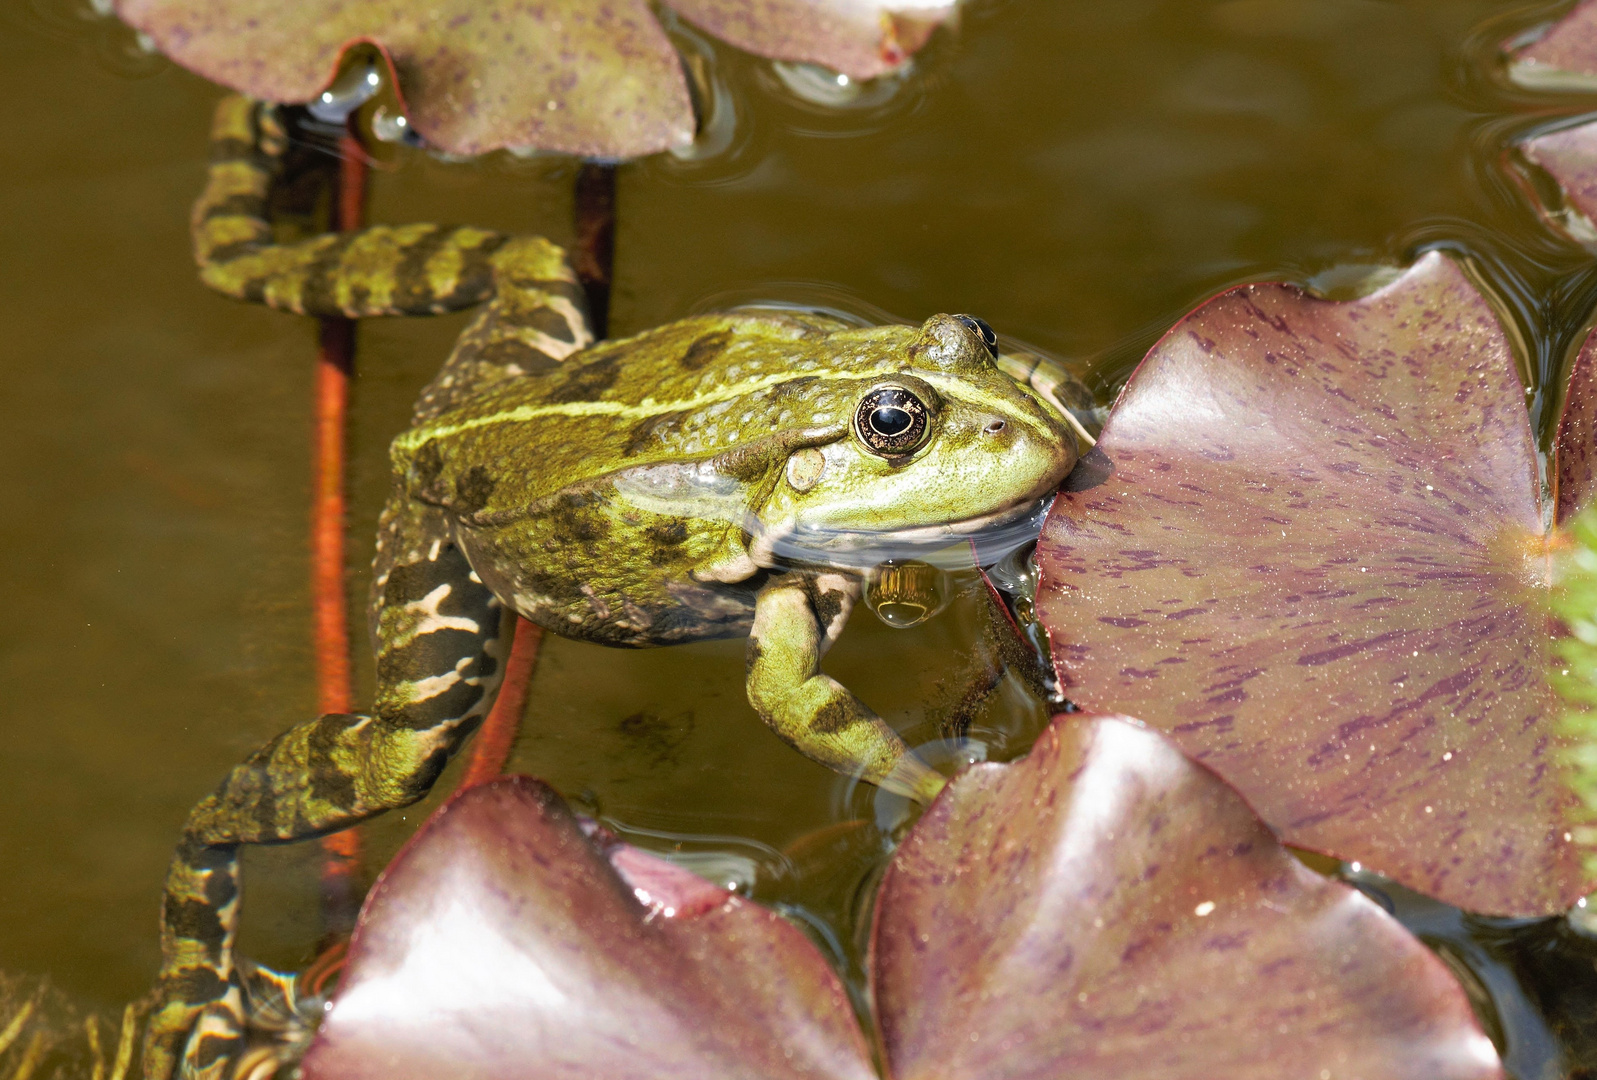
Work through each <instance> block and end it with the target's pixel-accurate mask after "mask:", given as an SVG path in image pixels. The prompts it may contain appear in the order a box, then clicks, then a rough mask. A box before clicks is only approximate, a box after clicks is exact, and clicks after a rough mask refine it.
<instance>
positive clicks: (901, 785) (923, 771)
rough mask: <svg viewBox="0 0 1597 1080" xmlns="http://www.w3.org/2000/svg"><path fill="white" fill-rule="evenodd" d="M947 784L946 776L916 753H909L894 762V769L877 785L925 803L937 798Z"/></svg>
mask: <svg viewBox="0 0 1597 1080" xmlns="http://www.w3.org/2000/svg"><path fill="white" fill-rule="evenodd" d="M947 784H948V778H947V777H946V776H944V775H943V774H942V773H940V772H938V771H937V770H936V769H933V768H932V767H931V766H930V765H928V764H926V763H925V762H924V761H922V760H921V759H920V758H918V757H916V756H915V755H914V754H912V753H907V754H904V755H903V756H902V757H900V758H899V759H898V761H897V762H896V763H894V765H893V769H892V771H891V772H889V773H888V774H887V775H886V776H884V777H882V779H881V782H880V783H879V784H878V785H877V786H878V787H880V788H881V789H882V790H884V791H891V792H892V793H893V794H894V795H902V796H904V797H905V798H906V799H914V800H915V801H916V802H918V803H921V804H923V805H924V804H926V803H930V802H931V801H932V800H933V799H935V798H937V795H938V793H939V792H940V791H942V790H943V788H944V787H946V786H947Z"/></svg>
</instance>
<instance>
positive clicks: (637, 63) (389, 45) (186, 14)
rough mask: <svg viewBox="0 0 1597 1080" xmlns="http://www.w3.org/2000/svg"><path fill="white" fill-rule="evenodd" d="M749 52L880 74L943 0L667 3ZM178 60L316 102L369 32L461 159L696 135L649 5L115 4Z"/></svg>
mask: <svg viewBox="0 0 1597 1080" xmlns="http://www.w3.org/2000/svg"><path fill="white" fill-rule="evenodd" d="M670 2H671V3H672V5H673V6H675V7H677V8H679V9H680V10H681V12H682V14H684V15H685V16H687V17H688V18H690V19H692V20H693V21H695V22H698V23H700V24H701V25H703V26H705V27H707V28H709V29H710V30H711V31H712V32H715V33H720V34H723V35H724V36H726V37H727V38H728V39H729V40H731V41H733V42H734V43H735V44H739V45H742V46H743V47H744V48H748V49H750V50H752V51H754V52H757V53H760V54H762V55H766V56H772V57H776V58H778V59H785V60H807V61H812V62H814V63H819V64H825V65H827V66H829V67H833V68H836V69H838V70H840V71H843V72H846V73H848V74H850V75H854V76H856V77H859V78H866V77H869V76H873V75H878V74H881V73H882V72H884V71H886V70H888V69H889V68H891V67H893V66H894V65H896V64H898V63H900V62H902V60H903V59H904V58H905V57H906V56H907V55H908V54H909V53H910V52H913V51H914V50H915V49H917V48H919V47H920V45H921V44H923V43H924V41H925V39H926V37H927V36H928V35H929V34H930V32H931V30H932V28H933V27H935V25H936V24H937V23H938V22H939V21H941V20H942V19H943V18H945V17H947V15H948V14H949V12H950V10H951V8H952V4H951V3H944V2H940V0H939V2H936V3H933V2H932V0H897V2H893V0H670ZM116 5H117V14H119V15H120V16H121V17H122V18H123V19H124V20H125V21H126V22H128V23H129V24H131V25H132V26H134V27H135V28H137V29H138V30H140V31H142V32H143V33H145V34H147V35H148V36H149V37H150V38H151V39H152V40H153V41H154V42H155V44H156V45H157V47H159V48H160V50H161V51H162V52H163V53H165V54H166V55H167V56H169V57H171V58H172V59H173V60H175V61H177V62H178V63H179V64H182V65H183V66H184V67H187V68H189V69H190V70H192V71H195V72H198V73H199V74H201V75H203V76H205V77H206V78H208V79H212V80H214V81H216V82H219V83H221V84H223V85H224V86H227V87H230V88H232V89H234V90H238V91H240V92H242V93H245V94H249V95H251V96H254V97H258V98H264V99H266V100H269V101H282V102H291V103H303V102H308V101H312V100H314V99H315V98H316V96H317V95H318V94H320V93H321V92H322V91H323V90H324V89H326V87H327V86H328V85H329V83H330V82H331V80H332V77H333V74H334V72H335V71H336V70H337V67H338V63H339V58H340V57H341V56H342V55H343V53H344V51H345V50H346V49H348V48H349V47H350V46H352V45H355V44H358V43H361V42H365V43H369V44H373V45H376V46H378V47H379V48H380V49H381V50H383V52H384V54H385V55H386V56H387V57H388V59H389V62H390V65H391V68H392V70H393V73H394V74H395V75H396V77H397V85H398V88H399V90H400V92H401V94H402V96H403V97H404V99H405V100H406V102H407V108H408V110H409V116H410V127H411V129H412V130H413V131H415V132H416V133H417V134H419V135H420V136H421V137H422V138H423V139H425V140H426V141H427V142H428V143H429V144H430V145H432V146H435V147H437V148H439V149H441V150H446V151H449V152H450V153H456V154H480V153H484V152H486V151H489V150H495V149H499V148H502V147H515V148H531V147H535V148H538V149H544V150H559V151H564V152H567V153H573V154H585V155H589V156H594V157H613V158H622V157H634V156H637V155H640V154H650V153H654V152H656V151H659V150H665V149H668V148H670V147H673V146H681V145H684V144H686V143H688V142H691V141H692V139H693V132H694V119H693V108H692V103H691V101H690V99H689V95H688V85H687V81H686V77H685V76H684V74H683V71H682V64H681V61H680V60H679V58H678V57H677V54H676V51H675V50H674V49H673V48H672V45H671V42H670V39H669V38H667V37H666V35H665V31H664V30H663V29H662V28H661V27H660V24H659V22H658V21H657V20H656V19H655V17H654V14H653V12H652V11H651V10H650V7H649V5H648V4H647V3H646V2H645V0H611V2H607V3H602V4H600V3H591V2H589V0H430V2H429V3H426V4H415V3H407V2H403V0H337V2H334V3H325V2H321V0H283V2H281V3H277V4H274V5H270V6H268V7H263V6H262V5H261V4H259V3H257V2H255V0H116Z"/></svg>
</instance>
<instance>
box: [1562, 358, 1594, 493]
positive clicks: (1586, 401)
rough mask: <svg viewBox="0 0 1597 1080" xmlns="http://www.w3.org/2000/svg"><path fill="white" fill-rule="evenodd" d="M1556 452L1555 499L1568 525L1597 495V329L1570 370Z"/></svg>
mask: <svg viewBox="0 0 1597 1080" xmlns="http://www.w3.org/2000/svg"><path fill="white" fill-rule="evenodd" d="M1553 450H1554V455H1555V460H1554V466H1553V476H1554V483H1555V484H1556V485H1557V487H1556V492H1555V496H1554V498H1555V502H1556V506H1557V512H1558V520H1559V521H1560V522H1565V521H1568V520H1569V519H1571V518H1573V517H1574V516H1575V515H1576V514H1577V513H1579V512H1580V511H1581V510H1582V509H1584V508H1585V507H1586V506H1587V505H1588V504H1589V503H1591V501H1592V498H1593V496H1594V495H1597V329H1594V330H1593V331H1592V332H1591V333H1589V334H1587V335H1586V340H1585V342H1583V343H1582V344H1581V347H1580V351H1579V352H1578V353H1576V354H1575V360H1574V363H1573V364H1572V365H1571V367H1570V372H1569V384H1568V387H1567V388H1566V389H1565V391H1564V412H1563V416H1562V417H1561V418H1560V419H1559V422H1558V441H1557V442H1556V443H1555V444H1554V446H1553Z"/></svg>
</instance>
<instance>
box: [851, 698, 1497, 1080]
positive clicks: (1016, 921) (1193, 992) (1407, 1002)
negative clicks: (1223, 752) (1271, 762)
mask: <svg viewBox="0 0 1597 1080" xmlns="http://www.w3.org/2000/svg"><path fill="white" fill-rule="evenodd" d="M871 966H872V970H873V972H874V975H875V980H874V981H875V991H876V1008H877V1017H878V1025H879V1028H880V1033H881V1038H882V1043H883V1045H884V1047H885V1048H886V1056H887V1060H888V1062H889V1065H890V1073H891V1075H892V1076H893V1078H894V1080H930V1078H932V1077H937V1078H942V1080H962V1078H966V1077H969V1078H973V1080H974V1078H978V1077H979V1078H981V1080H1020V1078H1034V1077H1035V1078H1040V1077H1056V1076H1113V1077H1118V1078H1121V1080H1139V1078H1153V1077H1158V1078H1160V1080H1184V1078H1190V1080H1209V1078H1212V1077H1215V1076H1225V1077H1228V1078H1230V1080H1248V1078H1255V1077H1256V1078H1258V1080H1275V1078H1277V1077H1281V1076H1299V1077H1314V1076H1319V1077H1322V1078H1329V1077H1342V1078H1346V1077H1360V1078H1362V1080H1386V1078H1391V1080H1399V1078H1404V1080H1406V1078H1411V1077H1420V1076H1423V1077H1426V1078H1427V1080H1466V1078H1468V1080H1484V1078H1487V1077H1500V1076H1501V1075H1502V1073H1501V1071H1500V1069H1499V1066H1498V1061H1497V1054H1496V1052H1495V1051H1494V1050H1493V1048H1492V1045H1491V1043H1490V1041H1489V1040H1488V1039H1487V1038H1486V1036H1485V1035H1484V1034H1482V1032H1481V1030H1480V1028H1479V1026H1478V1025H1477V1024H1476V1021H1475V1019H1474V1017H1473V1016H1472V1014H1471V1013H1470V1009H1469V1005H1468V1003H1467V1001H1466V1000H1465V997H1464V994H1463V992H1462V991H1461V990H1460V989H1459V986H1458V984H1457V983H1456V982H1455V981H1454V980H1453V978H1452V977H1451V976H1450V975H1449V974H1448V972H1447V970H1446V968H1445V967H1444V966H1443V965H1442V963H1441V962H1440V961H1439V960H1437V958H1436V957H1435V956H1434V955H1432V954H1431V953H1430V952H1429V951H1428V950H1426V949H1425V948H1424V946H1422V945H1421V944H1420V943H1419V942H1418V941H1416V940H1415V939H1414V938H1413V937H1411V936H1409V934H1408V933H1407V932H1406V931H1404V930H1403V929H1402V927H1400V926H1399V925H1398V924H1397V923H1396V922H1395V921H1394V920H1392V919H1391V918H1390V917H1388V916H1387V915H1386V913H1385V912H1384V911H1382V910H1381V909H1379V908H1378V907H1376V906H1375V904H1373V903H1372V902H1370V901H1369V900H1368V899H1366V898H1365V897H1364V896H1363V895H1361V894H1360V893H1358V892H1356V891H1354V890H1352V889H1349V888H1347V887H1346V886H1344V885H1341V884H1338V883H1336V882H1333V881H1329V880H1327V879H1325V878H1322V877H1320V876H1319V875H1317V874H1315V873H1313V872H1312V871H1310V870H1309V869H1307V868H1306V867H1304V866H1303V865H1302V864H1301V863H1299V862H1298V861H1297V860H1296V859H1294V858H1293V857H1292V856H1291V855H1290V854H1289V853H1288V852H1287V851H1286V850H1285V849H1284V848H1282V847H1281V846H1280V845H1279V844H1278V843H1276V841H1275V839H1274V837H1272V836H1271V834H1270V832H1269V830H1268V829H1266V828H1265V827H1264V826H1263V825H1261V824H1260V822H1259V820H1258V819H1257V818H1256V817H1254V815H1253V813H1252V812H1251V811H1250V810H1249V809H1248V807H1247V805H1246V804H1245V803H1244V802H1243V801H1242V800H1241V799H1240V798H1239V797H1238V796H1237V795H1236V793H1235V792H1233V791H1232V790H1231V789H1229V788H1228V787H1226V786H1225V785H1224V784H1223V783H1221V782H1220V781H1219V780H1218V779H1216V778H1215V777H1214V776H1213V775H1212V774H1211V773H1209V772H1208V771H1207V770H1205V769H1203V768H1201V767H1199V766H1196V765H1194V764H1192V763H1191V762H1190V761H1188V760H1187V759H1186V758H1185V757H1183V756H1182V755H1181V753H1180V752H1179V751H1178V750H1176V749H1175V747H1173V746H1172V745H1171V744H1170V743H1169V742H1168V741H1167V740H1165V739H1164V738H1162V737H1160V736H1159V735H1157V734H1156V733H1154V732H1152V731H1150V730H1148V729H1146V728H1144V727H1142V726H1141V725H1140V724H1138V723H1137V722H1136V721H1132V720H1126V719H1123V718H1113V717H1107V718H1093V719H1084V718H1060V719H1058V720H1056V721H1055V723H1054V725H1053V726H1052V727H1051V728H1050V729H1049V730H1048V731H1047V732H1046V733H1045V734H1044V735H1043V736H1042V738H1041V739H1039V740H1038V742H1037V745H1036V747H1035V748H1034V749H1033V750H1032V752H1031V754H1030V756H1029V757H1027V758H1026V759H1025V760H1024V761H1021V762H1019V763H1017V764H1014V765H978V766H975V767H973V768H971V769H970V770H968V771H966V772H965V773H963V774H962V775H961V776H959V777H958V778H957V779H955V780H954V782H953V783H952V784H951V785H950V786H949V789H948V790H947V791H946V792H945V793H944V794H943V795H942V796H941V797H940V798H939V799H938V800H937V802H936V803H935V804H934V805H933V806H932V807H931V809H930V810H928V811H927V813H926V816H925V817H924V818H923V819H922V820H921V821H920V822H919V824H917V825H916V827H915V829H914V831H913V832H912V833H911V834H910V836H909V837H908V839H907V840H906V841H905V843H904V845H903V847H901V848H900V849H899V851H898V853H897V854H896V855H895V857H894V859H893V862H892V865H891V867H890V868H889V870H888V872H887V876H886V878H885V879H884V880H883V882H882V888H881V893H880V895H879V897H878V900H877V919H876V929H875V936H874V938H873V941H872V958H871Z"/></svg>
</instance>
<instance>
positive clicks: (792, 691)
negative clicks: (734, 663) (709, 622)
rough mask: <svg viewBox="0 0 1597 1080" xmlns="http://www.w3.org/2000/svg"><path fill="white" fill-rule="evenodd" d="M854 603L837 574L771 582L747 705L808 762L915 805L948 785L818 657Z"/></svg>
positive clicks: (752, 647)
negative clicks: (856, 778)
mask: <svg viewBox="0 0 1597 1080" xmlns="http://www.w3.org/2000/svg"><path fill="white" fill-rule="evenodd" d="M858 595H859V583H858V582H857V581H856V580H855V579H854V578H851V577H848V576H846V575H842V574H828V573H821V574H805V573H789V574H783V575H781V576H779V577H776V578H773V579H771V581H769V582H767V583H766V585H765V587H764V588H762V589H761V590H760V593H759V596H758V598H757V599H756V601H755V608H754V628H753V630H751V631H750V633H749V645H748V693H749V703H750V704H751V705H753V706H754V709H755V711H756V712H758V713H759V714H760V718H761V719H762V720H764V721H765V722H766V723H767V724H769V725H770V726H771V728H772V730H774V731H775V732H776V733H777V734H778V735H780V736H781V737H782V738H783V739H785V740H787V742H789V743H790V744H792V746H793V747H794V748H795V749H797V750H798V751H799V752H800V753H802V754H804V755H805V756H806V757H808V758H811V759H812V760H814V761H818V762H820V763H821V764H823V765H826V766H827V767H829V768H832V769H836V770H837V771H838V772H842V773H858V774H859V775H860V776H861V777H863V778H864V779H865V780H867V781H869V782H870V783H872V784H876V785H877V786H878V787H881V788H885V789H886V790H888V791H891V792H894V793H895V794H899V795H904V796H907V797H908V798H911V799H915V800H916V801H918V802H930V801H931V800H932V799H933V798H935V797H936V795H937V793H938V792H939V791H941V790H942V788H943V785H944V783H945V782H946V781H945V780H944V779H943V777H942V776H941V775H939V774H938V773H937V772H935V771H934V770H932V769H931V768H930V767H929V766H928V765H926V763H925V762H923V761H921V760H920V759H919V758H917V757H916V756H915V755H914V754H912V753H910V751H909V750H908V749H907V748H906V747H905V746H904V742H903V740H902V739H900V738H899V737H898V734H897V732H895V731H894V730H893V729H892V728H890V727H888V726H887V724H886V723H884V722H883V721H882V719H881V718H880V717H878V716H877V715H876V714H875V713H873V712H871V711H870V709H868V708H866V707H865V705H864V704H863V703H862V702H861V701H860V700H859V699H858V698H856V697H855V696H854V695H853V694H851V693H849V691H848V688H847V687H845V686H843V685H842V684H841V683H839V682H838V681H837V680H836V679H834V678H832V677H831V676H829V675H823V674H821V670H820V666H821V657H822V656H823V655H824V654H825V652H826V650H827V648H829V647H830V646H831V644H832V642H834V641H835V640H837V636H838V634H840V633H841V632H842V629H843V625H844V623H846V622H847V621H848V614H849V611H850V610H851V609H852V608H853V605H854V601H855V600H856V599H857V598H858Z"/></svg>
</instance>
